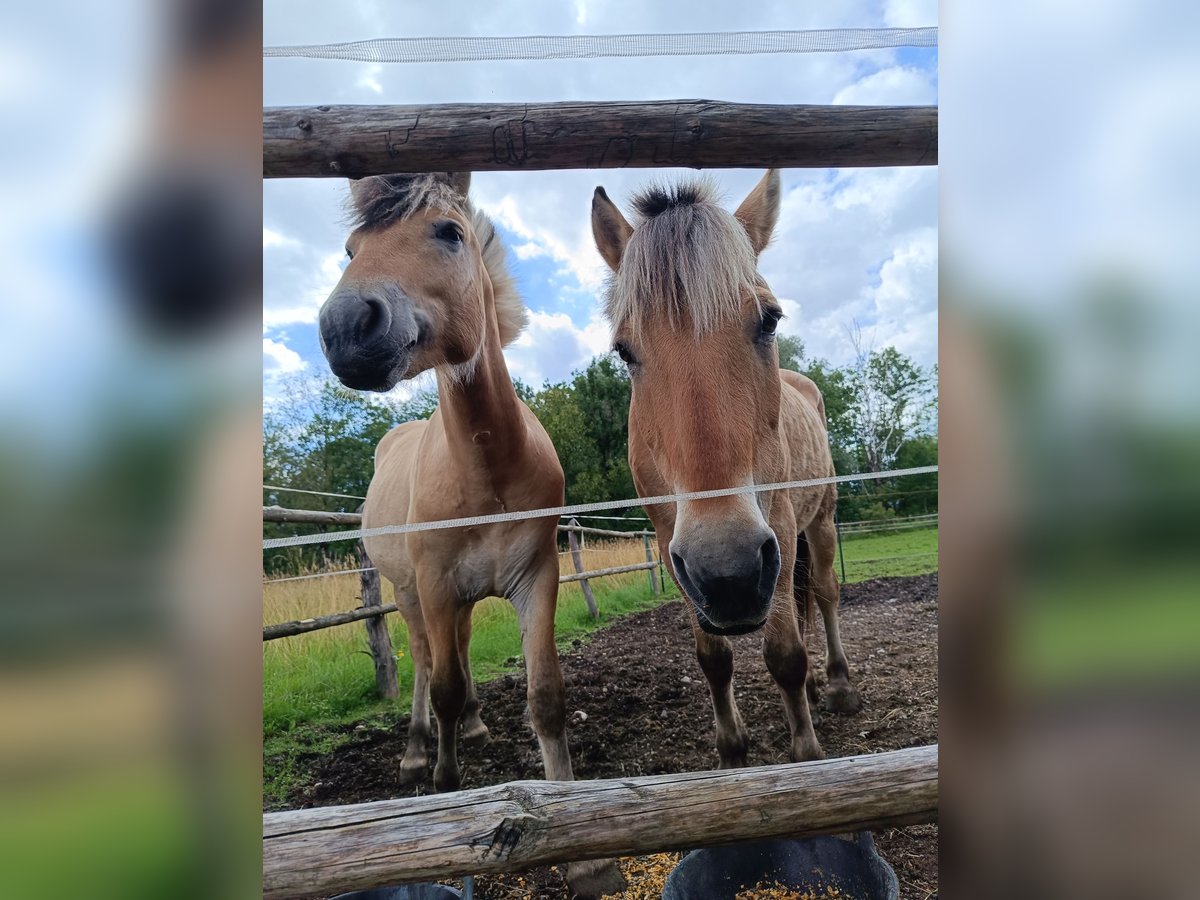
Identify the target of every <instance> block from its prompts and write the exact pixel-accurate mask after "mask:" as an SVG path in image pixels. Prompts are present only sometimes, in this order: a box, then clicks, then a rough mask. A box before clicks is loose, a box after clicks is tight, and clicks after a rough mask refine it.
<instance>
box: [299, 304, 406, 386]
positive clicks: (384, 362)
mask: <svg viewBox="0 0 1200 900" xmlns="http://www.w3.org/2000/svg"><path fill="white" fill-rule="evenodd" d="M318 324H319V330H320V339H321V351H322V352H323V353H324V354H325V359H326V360H328V362H329V368H330V369H331V370H332V371H333V374H334V375H336V376H337V378H338V380H339V381H340V382H341V383H342V384H344V385H345V386H346V387H348V388H352V389H354V390H357V391H375V392H383V391H389V390H391V389H392V388H393V387H395V386H396V385H397V384H398V383H399V382H400V381H401V380H403V379H404V378H405V377H406V375H407V373H408V371H409V369H410V368H411V366H412V361H413V357H414V356H415V355H416V351H417V348H418V346H419V345H420V343H421V327H420V322H419V321H418V319H417V316H416V315H415V313H414V310H413V305H412V303H411V302H410V301H409V299H408V298H407V297H406V296H404V295H403V294H400V293H397V292H391V291H384V290H376V291H359V290H353V289H343V290H339V291H337V292H335V293H334V294H333V296H331V297H330V298H329V299H328V300H326V301H325V305H324V306H322V307H321V315H320V317H319V322H318Z"/></svg>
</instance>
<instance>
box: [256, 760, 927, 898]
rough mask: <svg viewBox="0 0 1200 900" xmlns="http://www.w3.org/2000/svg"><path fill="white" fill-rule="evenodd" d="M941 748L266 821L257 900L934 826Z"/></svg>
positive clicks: (523, 785) (511, 789)
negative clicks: (743, 843)
mask: <svg viewBox="0 0 1200 900" xmlns="http://www.w3.org/2000/svg"><path fill="white" fill-rule="evenodd" d="M937 766H938V748H937V746H936V745H933V746H929V747H915V748H910V749H907V750H895V751H892V752H889V753H879V754H875V755H872V756H853V757H847V758H843V759H827V760H821V761H818V762H810V763H795V764H791V765H781V766H766V767H762V768H754V769H737V770H725V771H720V772H689V773H684V774H679V775H655V776H649V777H643V778H623V779H606V780H601V781H574V782H546V781H519V782H513V783H511V784H503V785H497V786H495V787H486V788H477V789H475V790H471V791H462V792H459V793H451V794H434V795H430V796H424V797H415V798H411V799H404V800H383V801H379V802H376V803H364V804H361V805H356V806H332V807H326V808H323V809H303V810H291V811H289V812H279V813H266V814H265V815H264V816H263V895H264V896H265V897H267V898H279V897H291V896H309V895H312V894H321V895H328V894H336V893H339V892H341V891H352V890H360V889H364V888H371V887H377V886H380V885H388V884H398V883H402V882H412V881H424V880H433V879H438V878H450V877H454V876H458V875H471V874H481V873H490V872H509V871H515V870H520V869H525V868H528V867H530V866H535V865H547V864H550V863H561V862H565V861H568V860H578V859H597V858H602V857H611V856H632V855H636V854H644V853H654V852H660V851H665V850H677V849H682V848H686V847H696V846H709V845H713V844H728V843H733V842H736V841H748V840H760V839H766V838H775V837H783V836H809V835H815V834H834V833H840V832H846V831H858V830H862V829H876V828H886V827H890V826H894V825H911V824H917V823H922V822H933V821H936V820H937V809H938V772H937Z"/></svg>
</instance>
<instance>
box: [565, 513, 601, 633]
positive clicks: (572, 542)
mask: <svg viewBox="0 0 1200 900" xmlns="http://www.w3.org/2000/svg"><path fill="white" fill-rule="evenodd" d="M570 524H571V525H573V526H575V527H578V526H579V520H578V519H572V520H571V522H570ZM576 534H578V532H575V531H568V532H567V544H568V545H569V546H570V547H571V561H572V562H573V563H575V571H576V572H577V573H581V572H583V571H584V568H583V554H582V553H580V552H579V539H578V538H577V537H575V535H576ZM579 586H580V587H581V588H583V599H584V600H586V601H587V605H588V612H589V613H591V615H592V618H593V619H599V618H600V610H599V609H597V608H596V598H595V597H593V596H592V588H591V585H589V584H588V583H587V579H586V578H581V579H580V580H579Z"/></svg>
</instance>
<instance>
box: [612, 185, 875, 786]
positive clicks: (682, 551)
mask: <svg viewBox="0 0 1200 900" xmlns="http://www.w3.org/2000/svg"><path fill="white" fill-rule="evenodd" d="M779 199H780V185H779V174H778V172H777V171H775V170H771V171H769V172H768V173H767V174H766V176H765V177H764V178H763V179H762V181H761V182H760V183H759V184H758V186H757V187H755V189H754V190H753V191H752V192H751V193H750V195H749V196H748V197H747V198H746V199H745V201H744V202H743V203H742V204H741V206H740V207H739V208H738V210H737V212H735V213H734V214H733V215H730V214H729V213H728V212H726V211H725V210H723V209H721V208H720V207H719V206H718V205H717V204H716V203H715V201H714V197H713V189H712V187H711V186H710V185H709V184H708V183H706V182H704V181H700V182H694V183H687V184H682V185H679V186H677V187H675V188H673V189H664V188H652V189H650V190H647V191H645V192H644V193H642V194H640V195H639V196H637V197H635V198H634V200H633V207H634V210H635V211H636V213H637V216H636V218H635V221H634V224H633V225H630V224H629V222H627V221H626V220H625V218H624V217H623V216H622V215H621V212H620V211H619V210H618V209H617V207H616V206H615V205H614V204H613V203H612V201H611V200H609V198H608V195H607V194H606V193H605V192H604V189H603V188H597V189H596V193H595V197H594V198H593V201H592V231H593V234H594V235H595V238H596V245H597V247H598V248H599V250H600V254H601V256H603V257H604V259H605V261H606V262H607V263H608V265H609V267H610V268H611V269H612V270H613V277H612V280H611V282H610V286H609V292H608V296H607V299H606V309H607V314H608V317H609V319H610V320H611V322H612V325H613V329H614V349H615V350H616V351H617V353H618V354H619V355H620V356H621V358H622V359H623V360H624V361H625V363H626V365H627V366H628V367H629V373H630V377H631V380H632V383H633V397H632V400H631V403H630V407H629V464H630V468H631V469H632V470H633V477H634V482H635V484H636V485H637V490H638V493H639V495H640V496H643V497H645V496H655V495H662V494H670V493H675V492H686V491H704V490H710V489H719V488H727V487H739V486H751V485H755V484H771V483H776V482H782V481H793V480H801V479H809V478H819V477H823V476H827V475H832V474H833V473H834V469H833V461H832V459H831V458H830V452H829V443H828V439H827V436H826V423H825V408H824V402H823V400H822V398H821V394H820V391H819V390H818V389H817V387H816V385H815V384H813V382H812V381H810V380H809V379H807V378H805V377H804V376H801V375H797V374H796V373H793V372H781V371H780V369H779V358H778V351H777V349H776V347H775V327H776V325H777V324H778V322H779V320H780V318H781V317H782V315H783V313H782V311H781V309H780V307H779V304H778V302H777V301H776V299H775V297H774V296H773V295H772V293H771V290H770V288H768V287H767V284H766V282H765V281H764V280H763V279H762V277H761V276H760V275H759V274H758V255H759V254H760V253H761V252H762V250H763V248H764V247H766V246H767V243H768V242H769V241H770V239H771V232H772V231H773V230H774V227H775V222H776V220H777V219H778V217H779ZM836 501H837V493H836V489H835V487H834V485H832V484H830V485H827V486H821V487H817V488H807V489H796V490H791V491H786V492H784V491H774V492H760V493H743V494H737V495H734V496H728V497H721V498H718V499H708V500H690V501H681V502H679V503H675V504H660V505H653V506H648V507H647V508H646V509H647V512H648V513H649V514H650V518H651V519H652V520H653V522H654V528H655V531H656V532H657V534H658V541H659V548H660V552H661V554H662V558H663V560H664V561H666V562H667V568H668V571H670V573H671V576H672V577H673V578H674V579H675V582H676V583H677V584H678V585H679V587H680V590H681V591H682V592H683V593H684V595H685V596H687V597H688V598H689V600H690V603H689V604H688V609H689V612H690V615H691V620H692V629H693V631H694V633H695V637H696V653H697V655H698V657H699V661H700V667H701V669H702V670H703V671H704V674H705V676H706V677H707V679H708V683H709V687H710V689H711V691H712V701H713V711H714V713H715V717H716V727H717V752H718V754H719V756H720V764H721V767H722V768H729V767H734V766H741V765H745V762H746V729H745V726H744V725H743V723H742V719H741V716H740V715H739V713H738V710H737V706H736V704H735V703H734V698H733V686H732V685H733V650H732V645H731V643H730V641H729V639H728V637H727V635H737V634H745V633H748V632H751V631H755V630H757V629H760V628H762V629H763V630H764V636H763V655H764V658H765V660H766V664H767V668H768V669H769V671H770V673H771V676H772V677H773V678H774V679H775V682H776V684H778V686H779V690H780V691H781V693H782V694H783V702H784V707H785V709H786V712H787V718H788V722H789V724H790V726H791V735H792V743H791V758H792V759H793V760H794V761H799V760H806V759H817V758H820V757H821V756H822V753H821V748H820V746H819V744H818V743H817V738H816V735H815V733H814V732H813V725H812V718H811V715H810V712H809V705H808V698H809V697H811V698H812V699H814V700H815V699H816V685H815V681H814V680H813V677H812V673H811V671H810V670H809V665H808V657H807V654H806V652H805V647H804V642H803V638H802V633H801V626H802V623H803V619H804V617H805V615H806V614H807V611H808V610H809V609H810V608H811V607H810V606H809V604H810V602H813V601H815V603H816V604H817V605H818V606H819V607H820V609H821V613H822V618H823V619H824V621H825V631H826V637H827V640H828V648H829V655H828V668H827V671H828V677H829V684H828V688H827V692H826V702H827V705H828V706H829V708H830V709H832V710H836V711H840V712H854V711H856V710H857V709H858V707H859V705H860V701H859V697H858V694H857V692H856V691H855V689H854V688H853V687H852V686H851V684H850V677H849V675H850V673H849V667H848V665H847V663H846V654H845V652H844V651H843V649H842V643H841V639H840V637H839V636H838V620H837V604H838V584H837V580H836V578H835V576H834V573H833V561H834V550H835V544H836V533H835V530H834V522H833V513H834V506H835V504H836ZM806 694H807V695H808V696H806Z"/></svg>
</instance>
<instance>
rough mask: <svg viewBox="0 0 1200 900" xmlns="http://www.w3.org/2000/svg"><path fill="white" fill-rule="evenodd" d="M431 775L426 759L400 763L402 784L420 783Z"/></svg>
mask: <svg viewBox="0 0 1200 900" xmlns="http://www.w3.org/2000/svg"><path fill="white" fill-rule="evenodd" d="M428 777H429V764H428V763H427V762H425V761H424V760H421V761H420V762H408V761H405V762H402V763H400V783H401V784H420V783H421V782H422V781H424V780H425V779H426V778H428Z"/></svg>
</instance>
